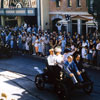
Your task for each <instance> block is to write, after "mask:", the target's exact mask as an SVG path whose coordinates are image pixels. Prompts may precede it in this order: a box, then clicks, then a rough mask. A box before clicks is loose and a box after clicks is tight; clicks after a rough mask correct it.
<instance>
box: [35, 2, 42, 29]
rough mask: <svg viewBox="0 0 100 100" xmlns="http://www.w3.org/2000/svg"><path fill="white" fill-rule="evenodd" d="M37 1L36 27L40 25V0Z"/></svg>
mask: <svg viewBox="0 0 100 100" xmlns="http://www.w3.org/2000/svg"><path fill="white" fill-rule="evenodd" d="M36 1H37V22H38V28H39V27H40V26H41V9H40V8H41V2H40V0H36Z"/></svg>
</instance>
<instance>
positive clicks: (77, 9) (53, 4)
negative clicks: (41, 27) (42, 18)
mask: <svg viewBox="0 0 100 100" xmlns="http://www.w3.org/2000/svg"><path fill="white" fill-rule="evenodd" d="M67 5H68V4H67V0H61V6H60V7H56V0H50V12H56V11H59V12H66V11H68V12H87V11H88V9H87V7H86V0H81V7H77V3H76V0H72V7H68V6H67Z"/></svg>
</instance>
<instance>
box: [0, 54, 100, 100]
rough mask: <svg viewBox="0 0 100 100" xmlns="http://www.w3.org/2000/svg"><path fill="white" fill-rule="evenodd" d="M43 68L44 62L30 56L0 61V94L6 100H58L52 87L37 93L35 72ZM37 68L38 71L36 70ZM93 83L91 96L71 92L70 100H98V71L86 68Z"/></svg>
mask: <svg viewBox="0 0 100 100" xmlns="http://www.w3.org/2000/svg"><path fill="white" fill-rule="evenodd" d="M44 67H45V64H44V60H43V59H41V58H38V57H32V56H14V57H12V58H9V59H8V58H3V59H0V93H6V94H7V96H8V100H10V99H15V100H58V97H57V95H56V94H55V92H54V90H53V87H52V86H47V87H46V89H45V90H44V91H39V90H38V89H37V88H36V87H35V84H34V78H35V76H36V74H38V72H37V71H42V70H43V68H44ZM37 68H38V70H37ZM87 71H88V73H89V76H90V77H91V79H92V80H93V82H94V90H93V93H92V94H91V95H86V94H85V93H84V92H83V91H73V92H72V100H100V78H99V77H100V71H98V70H95V69H93V68H90V67H89V68H87Z"/></svg>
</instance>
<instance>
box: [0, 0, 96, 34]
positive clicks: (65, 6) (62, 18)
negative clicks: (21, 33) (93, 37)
mask: <svg viewBox="0 0 100 100" xmlns="http://www.w3.org/2000/svg"><path fill="white" fill-rule="evenodd" d="M0 16H1V21H0V23H1V25H2V26H5V25H8V24H11V25H15V24H16V25H18V26H20V25H21V24H22V23H23V22H26V23H28V24H31V25H33V24H34V25H35V24H36V25H37V26H38V27H40V26H41V28H42V30H47V29H52V30H53V31H57V27H56V24H57V23H60V24H62V27H61V29H62V31H67V32H71V33H74V32H77V33H78V34H86V33H87V32H93V31H95V30H96V28H97V27H96V24H95V22H94V20H93V17H92V15H90V14H89V13H88V7H87V0H0Z"/></svg>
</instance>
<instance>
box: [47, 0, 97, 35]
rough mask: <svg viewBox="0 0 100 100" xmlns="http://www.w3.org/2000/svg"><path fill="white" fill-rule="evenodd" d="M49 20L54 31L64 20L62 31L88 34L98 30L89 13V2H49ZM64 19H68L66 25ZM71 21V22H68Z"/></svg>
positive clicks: (61, 0) (81, 0)
mask: <svg viewBox="0 0 100 100" xmlns="http://www.w3.org/2000/svg"><path fill="white" fill-rule="evenodd" d="M49 3H50V7H49V8H50V9H49V20H50V27H51V28H52V30H55V31H56V30H57V27H56V23H58V22H59V20H62V22H61V24H63V26H62V29H63V30H65V31H67V32H71V33H74V32H77V33H78V34H86V33H87V32H89V31H90V32H93V31H95V30H96V26H95V24H94V22H93V17H92V15H90V14H89V13H88V6H87V0H49ZM63 19H67V21H66V22H65V23H64V21H63ZM68 19H69V20H68Z"/></svg>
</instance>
